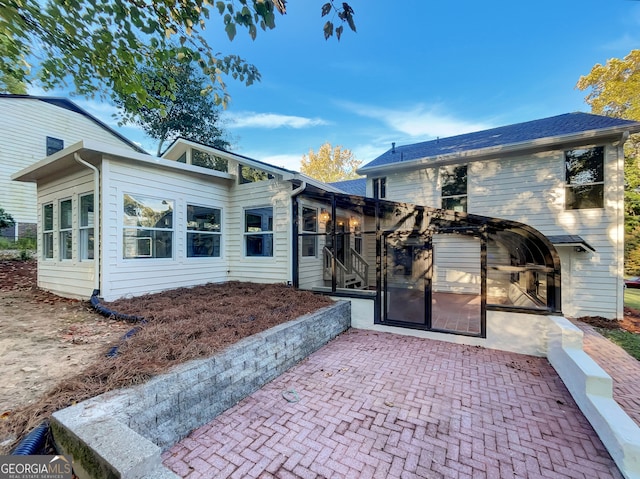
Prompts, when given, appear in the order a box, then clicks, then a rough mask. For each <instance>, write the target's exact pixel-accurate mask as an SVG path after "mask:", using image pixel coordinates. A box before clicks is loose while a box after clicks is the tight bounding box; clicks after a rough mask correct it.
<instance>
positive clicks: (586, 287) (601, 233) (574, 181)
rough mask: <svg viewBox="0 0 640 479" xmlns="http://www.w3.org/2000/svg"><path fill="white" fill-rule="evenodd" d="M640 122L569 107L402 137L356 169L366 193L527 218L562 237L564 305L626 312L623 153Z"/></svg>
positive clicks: (567, 309)
mask: <svg viewBox="0 0 640 479" xmlns="http://www.w3.org/2000/svg"><path fill="white" fill-rule="evenodd" d="M637 132H640V123H637V122H632V121H626V120H621V119H616V118H609V117H604V116H598V115H591V114H586V113H569V114H564V115H559V116H554V117H550V118H544V119H540V120H535V121H529V122H526V123H520V124H515V125H509V126H504V127H499V128H493V129H490V130H485V131H480V132H475V133H469V134H464V135H459V136H454V137H450V138H439V139H436V140H431V141H425V142H421V143H416V144H410V145H403V146H396V145H395V144H393V145H392V147H391V149H389V150H388V151H386V152H385V153H384V154H382V155H380V156H379V157H378V158H376V159H374V160H373V161H371V162H370V163H368V164H366V165H364V166H363V167H361V168H360V169H359V170H358V173H359V174H362V175H365V176H366V190H367V196H371V197H374V198H384V199H387V200H390V201H398V202H410V203H414V204H420V205H427V206H432V207H436V208H444V209H448V210H453V211H457V212H460V213H461V214H464V213H471V214H477V215H486V216H491V217H497V218H504V219H509V220H515V221H518V222H522V223H525V224H527V225H529V226H532V227H533V228H536V229H537V230H538V231H540V232H542V233H543V234H544V235H546V237H547V238H548V239H549V240H550V241H551V242H552V243H553V244H554V245H555V248H556V250H557V252H558V254H559V256H560V259H561V266H562V291H563V295H562V307H561V309H562V311H563V313H564V314H565V315H567V316H569V317H580V316H590V315H593V316H603V317H606V318H621V317H622V316H623V271H624V270H623V266H624V254H623V245H624V228H623V225H624V191H623V190H624V170H623V167H624V158H623V145H624V142H625V140H626V139H627V138H628V135H629V134H631V133H637Z"/></svg>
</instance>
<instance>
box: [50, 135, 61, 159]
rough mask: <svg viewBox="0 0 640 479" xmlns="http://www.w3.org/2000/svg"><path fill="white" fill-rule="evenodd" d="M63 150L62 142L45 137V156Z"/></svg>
mask: <svg viewBox="0 0 640 479" xmlns="http://www.w3.org/2000/svg"><path fill="white" fill-rule="evenodd" d="M62 149H64V140H61V139H59V138H53V137H51V136H48V137H47V156H49V155H53V154H54V153H55V152H57V151H60V150H62Z"/></svg>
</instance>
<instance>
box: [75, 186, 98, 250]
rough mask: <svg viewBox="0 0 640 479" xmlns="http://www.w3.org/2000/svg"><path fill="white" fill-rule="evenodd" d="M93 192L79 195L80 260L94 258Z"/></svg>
mask: <svg viewBox="0 0 640 479" xmlns="http://www.w3.org/2000/svg"><path fill="white" fill-rule="evenodd" d="M93 205H94V203H93V193H89V194H86V195H82V196H80V218H79V221H78V225H79V230H80V260H90V259H94V244H95V243H94V211H93Z"/></svg>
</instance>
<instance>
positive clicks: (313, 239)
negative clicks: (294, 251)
mask: <svg viewBox="0 0 640 479" xmlns="http://www.w3.org/2000/svg"><path fill="white" fill-rule="evenodd" d="M302 232H303V233H317V232H318V210H317V209H316V208H309V207H307V206H303V207H302ZM317 251H318V237H317V236H315V235H314V236H311V235H310V236H302V256H307V257H309V256H314V257H315V256H316V255H317Z"/></svg>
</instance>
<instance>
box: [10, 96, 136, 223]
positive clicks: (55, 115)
mask: <svg viewBox="0 0 640 479" xmlns="http://www.w3.org/2000/svg"><path fill="white" fill-rule="evenodd" d="M0 131H2V132H4V137H3V138H4V139H3V140H2V147H1V148H0V207H1V208H4V209H5V210H6V211H8V212H9V213H11V215H12V216H13V218H14V219H15V220H16V221H17V222H20V223H35V222H36V220H37V215H36V186H35V184H30V183H22V182H16V181H11V175H12V174H14V173H16V172H17V171H20V170H21V169H23V168H25V167H27V166H29V165H31V164H33V163H35V162H36V161H39V160H41V159H42V158H44V157H45V156H46V138H47V136H50V137H54V138H58V139H61V140H63V141H64V146H65V147H68V146H71V145H72V144H74V143H77V142H78V141H80V140H99V141H101V142H103V143H106V144H109V145H114V146H118V147H121V148H122V147H125V148H131V147H130V146H129V145H128V144H126V143H125V142H123V141H122V140H121V139H119V138H118V137H117V136H115V135H113V134H112V133H110V132H109V131H107V130H105V129H104V128H102V127H100V126H99V125H97V124H96V123H94V122H93V121H91V120H90V119H89V118H87V117H85V116H83V115H81V114H79V113H75V112H72V111H69V110H67V109H64V108H61V107H58V106H55V105H51V104H49V103H45V102H43V101H40V100H37V99H24V98H22V99H21V98H0Z"/></svg>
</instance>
